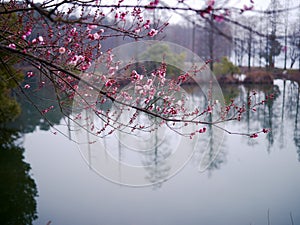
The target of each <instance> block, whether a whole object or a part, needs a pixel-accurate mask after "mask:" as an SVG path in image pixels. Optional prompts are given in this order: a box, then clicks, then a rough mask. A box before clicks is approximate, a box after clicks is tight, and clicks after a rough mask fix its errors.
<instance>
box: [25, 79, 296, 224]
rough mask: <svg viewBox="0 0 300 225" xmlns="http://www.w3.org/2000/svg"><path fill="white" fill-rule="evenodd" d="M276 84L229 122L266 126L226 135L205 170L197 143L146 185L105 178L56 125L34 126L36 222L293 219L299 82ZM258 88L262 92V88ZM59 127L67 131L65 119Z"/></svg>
mask: <svg viewBox="0 0 300 225" xmlns="http://www.w3.org/2000/svg"><path fill="white" fill-rule="evenodd" d="M275 85H276V86H275V88H274V87H271V89H272V90H273V89H274V90H277V89H276V88H278V90H279V92H278V94H277V95H276V98H275V100H274V102H273V104H272V105H268V106H264V107H263V108H262V109H261V110H258V111H257V112H256V113H253V114H251V117H250V118H249V120H248V119H247V118H244V119H243V120H242V121H241V122H239V123H233V122H230V123H228V125H227V129H229V130H232V131H239V132H243V131H245V130H249V129H250V130H251V129H255V128H256V127H271V128H272V132H271V133H270V134H268V135H259V137H258V138H257V139H249V138H247V137H243V136H236V135H225V138H224V141H223V143H222V146H221V149H220V152H219V154H218V156H217V158H216V160H215V161H214V163H213V164H212V165H211V166H210V167H209V168H208V169H207V170H205V171H202V172H199V170H198V163H199V162H198V160H197V151H196V153H195V157H193V158H192V159H191V160H190V161H189V163H188V164H187V165H186V166H185V167H184V168H183V169H182V170H181V171H179V172H178V173H177V174H176V175H175V176H173V177H172V178H170V179H169V180H167V181H166V182H163V183H160V184H158V185H153V186H148V187H139V188H133V187H127V186H122V185H118V184H115V183H112V182H109V181H107V180H106V179H104V178H102V177H101V176H99V175H98V174H97V173H95V172H94V171H93V170H92V169H91V168H90V167H89V165H88V164H87V163H86V161H85V160H84V158H83V156H82V154H81V152H80V149H79V148H78V146H77V145H76V144H75V143H73V142H71V141H69V139H68V138H66V137H64V136H62V135H60V134H56V135H55V134H53V130H47V129H40V128H39V127H36V128H35V129H34V130H33V132H27V133H25V134H24V136H23V137H22V142H23V146H24V148H25V149H26V150H25V153H24V154H25V161H26V162H28V163H29V164H30V165H31V172H30V174H31V177H32V178H33V179H34V181H35V183H36V184H37V190H38V195H39V196H38V197H37V198H36V202H37V214H38V219H37V220H36V221H35V222H34V224H47V222H49V221H51V222H52V223H51V224H66V225H68V224H70V225H71V224H72V225H75V224H89V225H93V224H95V225H96V224H101V225H102V224H103V225H135V224H140V225H182V224H187V225H194V224H205V225H225V224H231V225H242V224H252V225H255V224H257V225H259V224H261V225H263V224H266V225H267V224H272V225H283V224H292V222H291V219H293V222H294V224H300V191H299V190H300V161H299V160H300V127H299V121H298V120H299V115H298V108H299V99H298V98H299V89H298V85H297V84H296V83H292V82H290V81H286V82H285V83H284V82H283V81H281V80H276V82H275ZM251 88H253V87H251ZM257 89H258V90H260V91H259V92H260V95H262V96H263V95H264V91H265V89H264V88H261V87H258V88H257ZM269 89H270V88H269ZM269 89H268V90H269ZM247 90H248V87H244V86H239V87H227V88H224V95H228V96H231V97H234V98H235V99H236V100H237V101H242V100H243V99H245V98H246V97H247V96H246V95H247ZM225 97H226V96H225ZM57 127H58V128H59V129H60V130H62V131H64V132H65V133H67V127H65V126H59V125H57Z"/></svg>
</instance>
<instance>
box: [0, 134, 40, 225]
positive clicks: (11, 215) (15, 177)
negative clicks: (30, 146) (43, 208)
mask: <svg viewBox="0 0 300 225" xmlns="http://www.w3.org/2000/svg"><path fill="white" fill-rule="evenodd" d="M18 138H19V137H18V133H17V132H16V131H13V130H8V129H4V128H0V146H1V147H0V224H3V225H10V224H11V225H16V224H22V225H23V224H24V225H26V224H32V223H33V221H34V220H35V219H36V218H37V209H36V208H37V205H36V200H35V198H36V197H37V187H36V184H35V182H34V180H33V179H32V178H31V177H30V174H29V172H30V165H29V164H28V163H26V162H25V161H24V156H23V152H24V149H23V148H21V147H20V146H18V145H17V144H16V140H17V139H18Z"/></svg>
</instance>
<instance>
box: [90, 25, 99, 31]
mask: <svg viewBox="0 0 300 225" xmlns="http://www.w3.org/2000/svg"><path fill="white" fill-rule="evenodd" d="M97 27H98V26H97V25H95V24H89V25H88V29H90V30H93V29H96V28H97Z"/></svg>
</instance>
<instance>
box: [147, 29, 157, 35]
mask: <svg viewBox="0 0 300 225" xmlns="http://www.w3.org/2000/svg"><path fill="white" fill-rule="evenodd" d="M157 33H158V31H157V30H155V29H151V30H150V31H149V33H148V35H149V36H150V37H154V36H155V35H157Z"/></svg>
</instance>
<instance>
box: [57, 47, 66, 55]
mask: <svg viewBox="0 0 300 225" xmlns="http://www.w3.org/2000/svg"><path fill="white" fill-rule="evenodd" d="M58 52H59V53H60V54H64V53H65V52H66V49H65V47H60V48H59V49H58Z"/></svg>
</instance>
